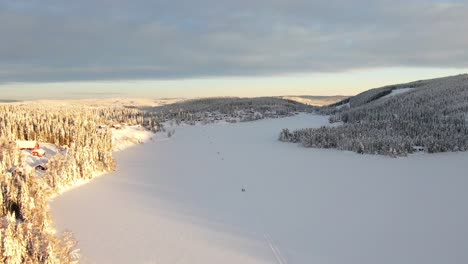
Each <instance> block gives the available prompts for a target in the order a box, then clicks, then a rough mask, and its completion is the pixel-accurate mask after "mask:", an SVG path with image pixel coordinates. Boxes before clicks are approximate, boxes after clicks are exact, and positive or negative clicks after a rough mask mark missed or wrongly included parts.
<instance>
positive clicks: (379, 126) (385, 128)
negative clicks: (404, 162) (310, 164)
mask: <svg viewBox="0 0 468 264" xmlns="http://www.w3.org/2000/svg"><path fill="white" fill-rule="evenodd" d="M317 112H318V113H320V114H326V115H330V122H331V123H337V124H335V125H333V126H325V127H321V128H317V129H315V128H304V129H299V130H296V131H289V130H288V129H284V130H283V131H281V133H280V136H279V139H280V140H282V141H287V142H295V143H300V144H302V145H303V146H305V147H314V148H336V149H341V150H350V151H355V152H357V153H368V154H383V155H390V156H405V155H407V154H409V153H413V152H415V151H426V152H429V153H436V152H448V151H466V150H468V75H466V74H464V75H458V76H453V77H445V78H438V79H432V80H424V81H416V82H412V83H406V84H400V85H391V86H386V87H382V88H377V89H372V90H369V91H366V92H363V93H361V94H359V95H356V96H354V97H351V98H349V99H346V100H344V101H342V102H340V103H337V104H334V105H331V106H328V107H323V108H320V109H318V110H317Z"/></svg>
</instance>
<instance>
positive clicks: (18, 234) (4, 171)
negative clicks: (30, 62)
mask: <svg viewBox="0 0 468 264" xmlns="http://www.w3.org/2000/svg"><path fill="white" fill-rule="evenodd" d="M115 123H125V124H129V125H136V124H140V125H143V126H145V127H146V128H148V129H153V127H154V126H155V125H156V124H157V120H156V119H155V118H154V117H152V116H151V115H149V114H147V113H144V112H142V111H139V110H136V109H128V108H121V107H117V108H114V107H107V108H95V107H94V108H92V107H84V106H70V105H68V106H60V105H55V106H52V105H43V104H34V103H28V104H5V105H0V188H1V192H0V205H1V209H0V213H1V215H0V217H1V222H0V262H1V263H11V264H16V263H74V262H76V261H77V260H78V258H79V255H78V251H77V249H76V248H75V241H74V240H73V238H72V236H71V235H70V234H68V233H65V234H56V233H55V231H54V227H53V224H52V221H51V217H50V214H49V210H48V201H49V199H50V198H51V197H52V196H53V195H55V194H57V193H59V192H60V191H61V190H64V189H66V188H67V187H70V186H72V185H74V184H75V183H76V182H77V181H80V180H85V179H91V178H92V177H93V176H95V175H96V174H97V173H102V172H108V171H112V170H114V169H115V166H116V164H115V161H114V159H113V157H112V135H111V131H110V129H109V127H110V126H111V125H113V124H115ZM15 140H34V141H36V140H37V141H39V142H41V143H53V144H55V145H57V146H59V147H60V148H61V151H60V153H59V154H57V155H55V156H54V157H52V158H51V159H50V160H49V161H48V163H47V170H46V171H45V174H41V175H39V176H38V175H36V174H35V172H34V170H33V171H27V170H25V169H24V167H25V166H24V162H25V161H24V154H22V151H21V150H19V149H18V148H17V146H16V144H15Z"/></svg>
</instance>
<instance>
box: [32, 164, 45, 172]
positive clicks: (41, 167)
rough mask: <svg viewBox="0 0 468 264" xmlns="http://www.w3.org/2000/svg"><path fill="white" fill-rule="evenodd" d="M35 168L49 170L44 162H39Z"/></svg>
mask: <svg viewBox="0 0 468 264" xmlns="http://www.w3.org/2000/svg"><path fill="white" fill-rule="evenodd" d="M34 169H35V170H41V171H45V170H47V167H46V166H45V165H43V164H39V165H37V166H36V167H34Z"/></svg>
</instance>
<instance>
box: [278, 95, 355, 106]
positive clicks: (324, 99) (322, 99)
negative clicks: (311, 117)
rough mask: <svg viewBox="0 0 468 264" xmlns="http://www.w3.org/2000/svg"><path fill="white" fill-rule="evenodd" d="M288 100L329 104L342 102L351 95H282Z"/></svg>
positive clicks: (315, 104)
mask: <svg viewBox="0 0 468 264" xmlns="http://www.w3.org/2000/svg"><path fill="white" fill-rule="evenodd" d="M281 98H283V99H286V100H292V101H296V102H299V103H302V104H306V105H313V106H327V105H331V104H335V103H337V102H340V101H342V100H344V99H346V98H349V96H343V95H335V96H312V95H297V96H282V97H281Z"/></svg>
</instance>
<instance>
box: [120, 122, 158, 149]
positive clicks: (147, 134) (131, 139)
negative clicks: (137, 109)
mask: <svg viewBox="0 0 468 264" xmlns="http://www.w3.org/2000/svg"><path fill="white" fill-rule="evenodd" d="M153 135H154V134H153V133H152V132H151V131H148V130H145V128H143V127H142V126H126V127H124V128H122V129H114V128H113V129H112V145H113V147H114V150H115V151H120V150H124V149H126V148H128V147H131V146H133V145H135V144H141V143H144V142H146V141H148V140H150V139H151V138H152V137H153Z"/></svg>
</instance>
